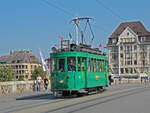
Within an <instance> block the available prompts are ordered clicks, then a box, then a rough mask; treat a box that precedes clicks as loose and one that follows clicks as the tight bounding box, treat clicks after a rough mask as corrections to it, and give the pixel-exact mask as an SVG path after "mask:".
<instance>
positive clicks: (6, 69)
mask: <svg viewBox="0 0 150 113" xmlns="http://www.w3.org/2000/svg"><path fill="white" fill-rule="evenodd" d="M14 75H15V73H14V71H13V70H12V68H11V67H10V66H0V82H5V81H11V80H13V79H14Z"/></svg>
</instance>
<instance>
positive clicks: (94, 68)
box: [94, 59, 97, 72]
mask: <svg viewBox="0 0 150 113" xmlns="http://www.w3.org/2000/svg"><path fill="white" fill-rule="evenodd" d="M96 68H97V67H96V59H94V72H97V70H96Z"/></svg>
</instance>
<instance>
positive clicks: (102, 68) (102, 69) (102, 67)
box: [101, 60, 104, 72]
mask: <svg viewBox="0 0 150 113" xmlns="http://www.w3.org/2000/svg"><path fill="white" fill-rule="evenodd" d="M101 72H104V60H102V61H101Z"/></svg>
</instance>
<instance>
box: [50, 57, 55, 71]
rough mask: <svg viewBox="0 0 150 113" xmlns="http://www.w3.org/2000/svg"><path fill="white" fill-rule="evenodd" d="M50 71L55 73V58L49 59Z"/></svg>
mask: <svg viewBox="0 0 150 113" xmlns="http://www.w3.org/2000/svg"><path fill="white" fill-rule="evenodd" d="M50 70H51V72H55V71H56V59H55V58H52V59H51V65H50Z"/></svg>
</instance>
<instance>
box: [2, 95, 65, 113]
mask: <svg viewBox="0 0 150 113" xmlns="http://www.w3.org/2000/svg"><path fill="white" fill-rule="evenodd" d="M45 98H48V99H49V96H44V97H40V98H38V97H36V98H34V99H33V100H40V99H41V100H42V99H44V100H42V101H37V103H35V101H34V102H32V101H31V102H30V103H29V102H27V103H25V104H21V103H22V102H21V100H17V101H16V102H20V105H14V106H11V107H7V108H4V109H0V111H1V112H5V113H10V112H15V111H20V110H23V109H28V108H33V107H38V106H40V105H46V104H54V103H57V102H61V101H64V99H63V100H60V99H59V100H56V98H50V99H49V100H47V101H45ZM23 100H24V99H23ZM26 100H32V99H26ZM16 104H19V103H16ZM12 109H13V110H12Z"/></svg>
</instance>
